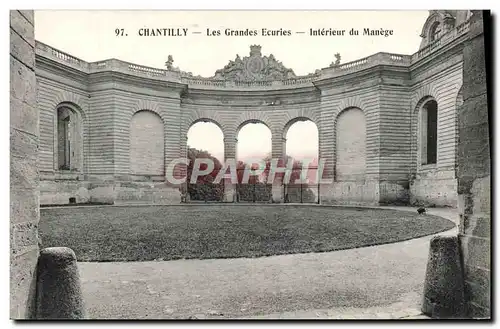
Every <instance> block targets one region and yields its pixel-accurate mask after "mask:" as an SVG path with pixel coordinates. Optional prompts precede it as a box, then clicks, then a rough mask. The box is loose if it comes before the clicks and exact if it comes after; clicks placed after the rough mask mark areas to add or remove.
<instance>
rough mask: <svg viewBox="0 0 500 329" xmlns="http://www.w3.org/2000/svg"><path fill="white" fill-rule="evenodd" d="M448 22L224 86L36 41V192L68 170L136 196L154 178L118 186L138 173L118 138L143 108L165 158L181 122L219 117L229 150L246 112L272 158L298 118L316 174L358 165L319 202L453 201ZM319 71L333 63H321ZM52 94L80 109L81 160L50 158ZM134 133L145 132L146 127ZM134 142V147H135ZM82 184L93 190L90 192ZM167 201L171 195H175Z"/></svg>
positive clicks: (454, 99)
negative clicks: (71, 163)
mask: <svg viewBox="0 0 500 329" xmlns="http://www.w3.org/2000/svg"><path fill="white" fill-rule="evenodd" d="M464 31H465V30H464ZM460 33H461V34H460ZM460 33H458V32H457V34H454V35H452V37H450V39H449V40H451V41H449V40H448V41H446V42H443V44H442V46H439V45H438V46H437V47H436V48H435V49H434V48H433V49H432V50H429V49H427V50H425V51H424V52H421V51H419V52H418V53H416V54H414V55H412V56H404V55H395V54H386V53H378V54H374V55H372V56H370V57H369V58H370V59H360V60H358V61H355V62H351V63H346V64H343V65H341V66H340V67H339V69H338V70H335V68H327V69H323V70H321V72H322V73H321V74H319V75H317V76H314V77H308V78H305V79H304V81H303V83H302V82H301V83H300V84H295V83H289V82H286V83H285V84H283V81H272V83H270V82H269V81H265V83H264V82H263V83H262V85H260V86H253V87H252V86H250V85H251V84H249V85H248V86H247V85H246V84H245V83H241V84H235V85H233V86H229V85H231V84H229V85H228V84H227V83H225V82H224V83H222V82H221V81H215V82H214V81H209V80H205V81H201V80H200V81H198V80H196V79H194V78H193V79H188V80H182V79H180V78H179V77H178V78H174V77H173V76H172V75H171V74H173V73H172V72H170V71H168V72H164V71H162V70H159V69H153V68H149V69H148V68H145V67H141V66H138V65H135V64H130V63H125V62H120V61H117V60H110V61H103V62H96V63H86V62H84V61H82V60H80V59H77V58H76V57H73V56H71V55H69V54H63V53H61V54H59V52H58V51H57V50H56V49H51V48H50V47H48V46H47V45H43V44H41V43H39V46H37V79H38V84H39V92H38V101H39V106H40V135H41V142H40V154H41V156H40V168H41V171H42V174H43V176H42V179H43V180H47V181H49V182H54V183H56V184H55V185H54V184H52V185H51V184H43V186H42V187H43V188H42V190H41V193H42V200H43V202H45V201H46V200H47V201H48V200H56V199H57V200H63V199H65V198H66V196H67V193H66V192H64V193H58V192H55V191H54V186H56V185H57V184H59V185H61V187H62V189H63V190H64V191H67V188H68V187H69V186H71V184H68V183H67V182H65V181H64V182H63V180H68V179H74V180H78V182H75V183H74V184H73V185H74V186H75V187H77V188H78V190H75V191H74V194H75V197H77V199H78V200H82V202H83V200H94V201H97V200H98V199H102V198H104V199H106V200H112V199H114V198H118V199H116V200H117V201H118V200H129V199H130V200H131V201H133V200H132V199H133V197H134V195H136V196H138V197H139V198H140V200H137V201H141V200H146V199H147V198H148V197H144V196H145V195H149V194H155V193H158V188H157V187H152V188H151V190H150V191H147V189H148V185H147V184H142V185H141V187H140V189H139V190H138V191H137V193H135V194H134V193H132V191H131V190H130V187H126V188H123V187H122V185H121V184H122V183H126V182H133V181H143V179H142V177H136V176H147V173H145V172H144V173H142V172H136V171H137V169H138V168H136V166H135V165H136V164H139V162H141V161H139V159H136V158H135V157H134V156H132V157H131V152H132V153H133V152H134V151H137V149H138V148H135V149H134V147H133V145H131V143H134V141H131V139H130V136H131V133H132V134H134V131H135V130H133V129H132V130H131V124H133V123H132V118H133V116H134V113H136V112H138V111H142V110H147V111H151V112H154V113H156V114H157V115H158V117H159V118H161V120H162V121H163V126H164V130H163V141H164V143H163V147H164V155H163V157H164V167H165V169H167V166H168V164H169V163H170V162H171V161H172V160H174V159H177V158H180V157H185V156H186V154H187V150H186V147H187V145H186V141H187V133H188V130H189V128H190V127H191V126H192V125H193V124H194V123H196V122H199V121H210V122H214V123H215V124H217V125H218V126H219V127H220V129H221V131H222V133H223V136H224V154H225V157H226V159H228V158H234V157H237V154H236V148H237V142H238V141H237V138H238V132H239V129H240V128H241V127H242V126H244V125H245V124H246V123H249V122H261V123H263V124H265V125H266V126H267V127H268V128H269V129H270V130H271V135H272V141H271V144H272V156H273V157H274V158H277V157H282V156H284V155H285V154H286V131H287V129H288V127H289V126H290V124H291V123H293V122H296V121H297V120H303V119H310V120H311V121H313V122H314V123H315V124H316V125H317V128H318V136H319V145H318V148H319V158H320V159H323V160H326V163H325V174H326V175H325V176H324V178H327V179H330V178H331V179H334V178H339V177H334V174H335V172H340V173H341V174H342V170H344V171H345V170H348V171H352V170H354V169H355V170H356V171H359V172H362V173H361V174H360V175H357V176H356V177H347V178H346V177H340V180H339V179H336V181H334V182H333V183H332V184H324V185H322V189H321V190H322V192H321V196H322V198H323V197H324V199H322V200H323V201H325V203H326V202H328V203H349V201H352V203H354V204H359V203H367V204H379V203H384V204H408V203H411V204H424V205H428V206H431V205H436V206H456V204H457V193H456V190H457V181H456V150H457V147H456V144H457V117H456V108H457V104H459V103H461V102H462V99H463V97H461V95H460V97H459V90H460V87H461V85H462V56H463V55H462V48H463V42H464V40H465V34H466V33H462V32H460ZM37 45H38V44H37ZM54 54H59V55H58V56H54ZM415 55H417V56H415ZM368 64H369V66H368ZM330 70H334V71H333V72H330V73H328V72H329V71H330ZM195 81H196V83H194V82H195ZM226 82H228V81H226ZM228 83H229V82H228ZM254 87H255V88H254ZM428 97H432V98H434V99H435V100H436V101H437V103H438V137H437V144H438V145H437V163H436V164H433V165H430V166H422V165H421V161H420V156H419V154H420V149H421V147H420V144H419V143H420V141H419V139H418V136H419V130H418V127H419V116H418V113H419V106H420V105H422V104H421V100H422V99H426V98H428ZM61 103H68V104H73V105H74V106H75V108H77V109H79V111H80V112H81V117H82V120H83V122H82V124H83V127H82V129H81V133H82V136H81V137H82V140H83V145H82V148H83V159H82V163H83V166H82V169H81V170H80V171H76V172H71V173H64V172H61V170H58V168H57V165H55V159H56V156H55V153H57V152H54V144H55V140H54V136H55V132H56V130H55V124H54V120H55V117H57V116H56V115H55V114H56V108H57V106H58V104H61ZM349 108H358V109H360V110H361V111H362V112H363V115H364V118H365V126H364V128H363V127H361V125H360V124H358V123H356V122H350V123H348V124H347V125H342V126H341V127H340V129H338V127H337V119H338V117H339V115H341V113H343V111H344V110H346V109H349ZM355 121H356V120H355ZM357 121H359V120H357ZM158 122H159V121H158ZM341 123H342V122H341ZM360 129H362V130H363V131H360ZM346 132H349V133H350V132H354V133H356V132H359V134H360V135H363V134H365V138H364V142H365V147H364V148H363V147H359V150H355V148H350V147H349V144H350V141H349V140H348V141H345V139H346V138H347V139H349V138H350V137H349V134H347V135H346V134H345V133H346ZM342 133H344V135H346V136H347V137H344V135H342ZM338 134H340V135H342V140H341V141H338V138H336V137H337V135H338ZM157 135H158V136H160V135H161V134H160V133H158V134H157ZM140 137H141V136H139V140H143V142H145V143H147V141H148V140H149V139H152V138H153V137H148V136H142V137H144V138H142V139H141V138H140ZM351 137H352V136H351ZM159 138H162V137H159ZM160 144H161V143H158V145H160ZM346 145H347V146H346ZM131 146H132V147H131ZM159 147H161V146H159ZM139 148H140V150H141V152H142V151H143V150H142V149H143V148H142V147H139ZM339 149H343V150H344V151H346V150H347V151H348V152H340V151H339ZM146 151H147V150H146ZM351 151H352V152H351ZM153 153H155V154H156V155H155V156H154V158H155V159H156V160H157V161H156V162H158V163H159V164H160V166H158V163H157V166H156V167H157V168H160V169H159V170H156V171H155V172H154V174H155V175H150V179H149V181H150V182H151V183H153V182H154V183H155V184H157V183H158V182H159V181H164V178H163V177H162V175H160V172H161V170H162V169H161V159H160V158H159V157H160V156H161V150H154V152H153ZM138 157H140V158H141V159H144V157H142V156H138ZM356 159H359V160H360V161H356ZM148 161H149V160H148ZM143 162H144V161H143ZM143 162H142V164H141V165H143V164H144V163H143ZM150 162H152V161H150ZM361 162H364V165H362V166H360V168H354V166H353V164H354V163H355V164H360V163H361ZM179 168H180V169H179V170H183V169H182V167H181V166H180V167H179ZM134 174H135V175H134ZM351 174H352V173H349V175H350V176H352V175H351ZM71 175H73V176H74V177H73V178H71ZM349 175H348V176H349ZM340 176H342V175H340ZM344 176H345V175H344ZM82 181H84V182H86V183H90V182H94V181H98V182H99V185H98V187H96V188H95V189H94V188H88V194H87V192H86V191H84V189H82V186H84V185H85V184H83V183H82ZM87 185H88V184H87ZM45 187H47V189H46V188H45ZM228 188H229V186H228ZM93 190H95V191H96V192H97V191H98V193H97V194H96V195H95V196H93V193H92V191H93ZM160 190H161V188H160ZM146 191H147V192H146ZM172 191H175V187H174V190H172ZM228 191H229V190H228ZM273 191H274V192H273V195H274V197H273V198H274V199H275V200H276V201H278V200H282V199H283V195H281V194H282V191H283V189H281V188H279V187H275V188H274V189H273ZM280 191H281V192H280ZM170 192H171V191H169V192H166V191H163V192H159V193H160V194H161V193H165V194H164V197H162V198H161V200H163V201H162V202H167V201H166V200H170V199H171V198H170V197H167V196H168V195H170ZM148 193H149V194H148ZM173 193H174V192H173ZM175 193H177V192H175ZM162 195H163V194H162ZM228 195H229V194H228ZM121 196H122V197H121ZM152 199H154V198H153V197H152ZM229 199H231V198H230V197H229ZM171 200H175V201H172V202H177V201H176V200H177V196H176V197H175V198H173V199H171Z"/></svg>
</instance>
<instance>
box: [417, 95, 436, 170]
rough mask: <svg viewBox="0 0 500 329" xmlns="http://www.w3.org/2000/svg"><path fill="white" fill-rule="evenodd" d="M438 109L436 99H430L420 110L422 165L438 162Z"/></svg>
mask: <svg viewBox="0 0 500 329" xmlns="http://www.w3.org/2000/svg"><path fill="white" fill-rule="evenodd" d="M437 110H438V105H437V102H436V101H435V100H434V99H429V100H428V101H426V102H425V103H424V104H423V105H422V109H421V111H420V141H421V143H420V145H421V150H420V159H421V164H422V165H428V164H435V163H436V162H437V123H438V121H437V120H438V115H437Z"/></svg>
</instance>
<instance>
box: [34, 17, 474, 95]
mask: <svg viewBox="0 0 500 329" xmlns="http://www.w3.org/2000/svg"><path fill="white" fill-rule="evenodd" d="M468 31H469V22H465V23H463V24H461V25H459V26H457V27H455V28H454V29H453V30H451V31H449V32H448V33H445V34H444V35H443V36H441V38H439V39H437V40H435V41H434V42H432V43H430V44H429V45H427V46H426V47H424V48H422V49H420V50H419V51H417V52H416V53H415V54H413V55H401V54H391V53H377V54H374V55H371V56H368V57H365V58H361V59H358V60H355V61H352V62H348V63H344V64H339V65H333V66H330V67H327V68H323V69H321V70H318V71H317V73H314V74H309V75H305V76H298V77H294V78H291V79H286V80H264V81H258V80H256V81H229V80H220V79H214V78H203V77H194V76H191V75H186V73H185V72H181V71H179V70H165V69H158V68H153V67H148V66H143V65H138V64H134V63H128V62H125V61H121V60H117V59H108V60H104V61H98V62H92V63H88V62H85V61H83V60H81V59H79V58H77V57H74V56H71V55H69V54H67V53H65V52H62V51H60V50H58V49H55V48H52V47H50V46H48V45H46V44H44V43H43V42H40V41H37V42H36V54H37V55H38V56H43V57H46V58H49V59H52V60H55V61H57V62H59V63H61V64H65V65H68V66H71V67H73V68H77V69H79V70H81V71H83V72H86V73H93V72H100V71H118V72H123V73H126V74H132V75H138V76H145V77H148V78H154V79H159V80H165V81H175V82H180V83H184V84H187V85H188V86H193V87H195V88H201V89H214V88H215V89H218V88H221V89H257V90H258V89H269V88H270V89H274V88H276V89H288V88H297V87H301V86H303V87H307V86H311V85H312V84H313V82H314V81H317V80H321V79H324V78H326V77H331V76H341V75H346V74H350V73H353V72H358V71H362V70H364V69H367V68H370V67H373V66H377V65H392V66H410V65H412V64H414V63H416V62H417V61H419V60H420V59H422V58H424V57H426V56H428V55H429V54H431V53H433V52H434V51H436V50H437V49H439V48H441V47H443V46H444V45H446V44H448V43H449V42H451V41H452V40H454V39H456V38H458V37H460V36H462V35H463V34H465V33H467V32H468Z"/></svg>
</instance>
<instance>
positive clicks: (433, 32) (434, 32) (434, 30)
mask: <svg viewBox="0 0 500 329" xmlns="http://www.w3.org/2000/svg"><path fill="white" fill-rule="evenodd" d="M440 34H441V23H439V22H436V23H434V24H433V25H432V27H431V29H430V30H429V41H430V42H432V41H435V40H437V39H439V36H440Z"/></svg>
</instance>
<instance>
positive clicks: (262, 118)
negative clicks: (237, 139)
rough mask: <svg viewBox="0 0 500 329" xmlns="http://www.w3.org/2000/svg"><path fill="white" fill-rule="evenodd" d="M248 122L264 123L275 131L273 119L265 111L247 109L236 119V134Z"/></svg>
mask: <svg viewBox="0 0 500 329" xmlns="http://www.w3.org/2000/svg"><path fill="white" fill-rule="evenodd" d="M248 123H263V124H264V125H265V126H266V127H267V128H269V130H271V131H273V126H272V125H271V120H270V119H269V117H268V115H267V113H265V112H264V111H245V112H243V114H242V115H241V116H240V117H239V118H238V120H237V121H236V130H235V133H236V136H238V133H239V132H240V129H241V128H242V127H243V126H245V125H246V124H248Z"/></svg>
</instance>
